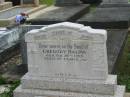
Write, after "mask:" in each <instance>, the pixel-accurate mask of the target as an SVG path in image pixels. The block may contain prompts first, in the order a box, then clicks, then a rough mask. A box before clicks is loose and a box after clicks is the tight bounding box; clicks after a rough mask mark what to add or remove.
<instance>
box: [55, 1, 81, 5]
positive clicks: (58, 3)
mask: <svg viewBox="0 0 130 97" xmlns="http://www.w3.org/2000/svg"><path fill="white" fill-rule="evenodd" d="M80 3H81V2H80V0H56V1H55V5H56V6H66V5H79V4H80Z"/></svg>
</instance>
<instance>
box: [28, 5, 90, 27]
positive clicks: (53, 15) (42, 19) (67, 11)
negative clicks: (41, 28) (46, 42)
mask: <svg viewBox="0 0 130 97" xmlns="http://www.w3.org/2000/svg"><path fill="white" fill-rule="evenodd" d="M88 10H89V5H88V4H86V5H84V4H81V5H78V6H64V7H56V6H51V7H48V8H46V9H45V12H44V13H42V14H40V15H39V16H37V17H34V18H30V19H28V22H29V23H31V24H33V25H38V24H41V25H49V24H54V23H59V22H64V21H76V20H77V19H78V18H80V17H81V16H82V15H84V14H85V13H87V12H88Z"/></svg>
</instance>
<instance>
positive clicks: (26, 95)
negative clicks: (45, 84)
mask: <svg viewBox="0 0 130 97" xmlns="http://www.w3.org/2000/svg"><path fill="white" fill-rule="evenodd" d="M124 92H125V87H124V86H117V90H116V92H115V94H114V95H100V94H99V95H97V94H88V93H76V92H65V91H56V90H55V91H49V90H40V89H22V88H21V86H19V87H18V88H17V89H16V90H15V91H14V97H36V96H40V97H50V96H51V97H59V96H60V97H123V96H124Z"/></svg>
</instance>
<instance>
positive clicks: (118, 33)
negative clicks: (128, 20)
mask: <svg viewBox="0 0 130 97" xmlns="http://www.w3.org/2000/svg"><path fill="white" fill-rule="evenodd" d="M107 31H108V33H107V34H108V40H107V54H108V68H109V69H108V70H109V73H113V72H114V70H115V64H116V62H117V60H118V57H119V56H120V54H121V53H122V49H123V47H124V43H125V40H126V38H127V35H128V30H127V29H107Z"/></svg>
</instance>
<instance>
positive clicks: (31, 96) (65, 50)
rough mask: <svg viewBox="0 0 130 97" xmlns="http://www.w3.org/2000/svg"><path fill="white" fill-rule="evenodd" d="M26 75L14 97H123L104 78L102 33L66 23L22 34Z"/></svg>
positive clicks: (119, 88)
mask: <svg viewBox="0 0 130 97" xmlns="http://www.w3.org/2000/svg"><path fill="white" fill-rule="evenodd" d="M25 38H26V42H27V54H28V73H27V74H26V75H25V76H24V77H23V78H22V79H21V85H20V86H19V87H18V88H17V89H16V90H15V91H14V97H123V96H124V93H125V87H124V86H119V85H117V76H116V75H109V74H108V63H107V49H106V40H107V32H106V30H99V29H92V28H91V27H88V26H83V25H81V24H75V23H70V22H64V23H58V24H53V25H49V26H47V27H44V28H42V29H36V30H32V31H30V32H28V33H27V34H26V37H25Z"/></svg>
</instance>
